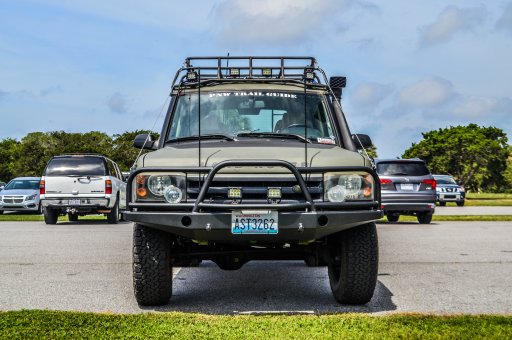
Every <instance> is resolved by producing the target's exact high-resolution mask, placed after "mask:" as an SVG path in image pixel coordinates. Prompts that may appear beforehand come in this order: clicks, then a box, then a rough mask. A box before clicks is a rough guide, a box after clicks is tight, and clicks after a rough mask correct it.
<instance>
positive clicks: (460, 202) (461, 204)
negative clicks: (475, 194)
mask: <svg viewBox="0 0 512 340" xmlns="http://www.w3.org/2000/svg"><path fill="white" fill-rule="evenodd" d="M464 202H465V201H459V202H457V206H458V207H463V206H464Z"/></svg>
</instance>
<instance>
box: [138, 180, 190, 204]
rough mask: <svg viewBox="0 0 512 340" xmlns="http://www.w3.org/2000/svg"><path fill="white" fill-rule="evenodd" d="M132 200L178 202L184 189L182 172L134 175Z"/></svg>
mask: <svg viewBox="0 0 512 340" xmlns="http://www.w3.org/2000/svg"><path fill="white" fill-rule="evenodd" d="M132 188H133V194H132V196H133V200H134V201H138V202H150V201H152V202H166V201H167V202H169V203H179V202H181V201H182V199H183V197H184V192H185V191H186V188H187V185H186V177H185V174H183V173H172V174H161V173H143V174H139V175H137V176H136V177H135V179H134V181H133V183H132Z"/></svg>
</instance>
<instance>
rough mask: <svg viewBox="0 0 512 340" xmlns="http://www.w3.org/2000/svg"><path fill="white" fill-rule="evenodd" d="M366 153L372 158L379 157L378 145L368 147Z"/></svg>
mask: <svg viewBox="0 0 512 340" xmlns="http://www.w3.org/2000/svg"><path fill="white" fill-rule="evenodd" d="M366 153H367V154H368V156H370V157H371V158H377V157H378V155H377V147H376V146H375V145H372V146H370V147H369V148H366Z"/></svg>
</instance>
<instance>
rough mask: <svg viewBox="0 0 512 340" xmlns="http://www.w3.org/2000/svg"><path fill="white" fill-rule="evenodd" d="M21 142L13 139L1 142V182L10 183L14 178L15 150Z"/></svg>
mask: <svg viewBox="0 0 512 340" xmlns="http://www.w3.org/2000/svg"><path fill="white" fill-rule="evenodd" d="M18 145H19V142H18V141H17V140H15V139H12V138H6V139H3V140H1V141H0V180H2V181H5V182H7V181H10V180H11V179H12V178H13V177H15V176H14V163H15V160H16V158H15V150H16V148H17V147H18Z"/></svg>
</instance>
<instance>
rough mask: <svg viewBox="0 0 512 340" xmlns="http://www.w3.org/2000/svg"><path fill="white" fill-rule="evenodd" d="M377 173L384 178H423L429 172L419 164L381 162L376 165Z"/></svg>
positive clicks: (423, 165)
mask: <svg viewBox="0 0 512 340" xmlns="http://www.w3.org/2000/svg"><path fill="white" fill-rule="evenodd" d="M377 173H378V174H379V175H384V176H425V175H428V174H429V173H430V172H429V171H428V169H427V167H426V166H425V164H423V163H419V162H411V163H406V162H396V163H393V162H389V163H387V162H386V163H384V162H382V163H378V164H377Z"/></svg>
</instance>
